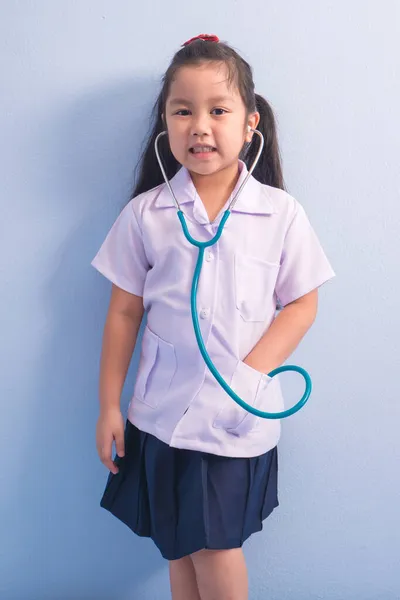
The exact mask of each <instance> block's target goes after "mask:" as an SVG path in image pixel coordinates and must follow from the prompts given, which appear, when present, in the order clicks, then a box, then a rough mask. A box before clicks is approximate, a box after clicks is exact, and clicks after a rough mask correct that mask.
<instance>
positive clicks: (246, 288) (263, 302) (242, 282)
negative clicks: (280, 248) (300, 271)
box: [234, 253, 279, 321]
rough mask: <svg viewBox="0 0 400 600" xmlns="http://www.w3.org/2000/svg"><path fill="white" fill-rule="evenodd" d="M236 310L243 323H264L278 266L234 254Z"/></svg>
mask: <svg viewBox="0 0 400 600" xmlns="http://www.w3.org/2000/svg"><path fill="white" fill-rule="evenodd" d="M234 261H235V267H234V268H235V295H236V308H237V309H238V311H239V312H240V315H241V316H242V318H243V320H244V321H265V320H266V319H267V317H268V313H269V310H270V301H271V298H272V296H273V295H274V292H275V284H276V280H277V278H278V273H279V264H276V263H272V262H267V261H264V260H261V259H259V258H254V257H252V256H247V255H245V254H239V253H237V254H235V258H234Z"/></svg>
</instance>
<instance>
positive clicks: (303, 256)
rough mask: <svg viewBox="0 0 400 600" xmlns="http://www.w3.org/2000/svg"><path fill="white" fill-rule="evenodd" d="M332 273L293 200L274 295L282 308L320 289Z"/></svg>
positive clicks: (306, 221)
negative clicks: (293, 210) (293, 208)
mask: <svg viewBox="0 0 400 600" xmlns="http://www.w3.org/2000/svg"><path fill="white" fill-rule="evenodd" d="M333 277H335V273H334V271H333V269H332V267H331V265H330V263H329V261H328V259H327V257H326V255H325V252H324V250H323V249H322V246H321V244H320V242H319V240H318V238H317V235H316V233H315V231H314V229H313V228H312V226H311V224H310V222H309V220H308V217H307V215H306V213H305V210H304V208H303V207H302V206H301V204H300V203H299V202H297V201H296V200H295V215H294V217H293V219H292V221H291V224H290V226H289V228H288V230H287V233H286V237H285V241H284V245H283V251H282V256H281V265H280V269H279V274H278V279H277V282H276V286H275V292H276V295H277V297H278V299H279V301H280V304H281V305H282V306H286V304H289V303H290V302H293V301H294V300H297V299H298V298H301V296H304V295H305V294H308V293H309V292H311V291H312V290H314V289H316V288H318V287H320V286H321V285H322V284H324V283H325V282H326V281H328V280H329V279H332V278H333Z"/></svg>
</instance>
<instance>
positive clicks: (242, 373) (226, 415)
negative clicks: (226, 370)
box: [213, 361, 272, 437]
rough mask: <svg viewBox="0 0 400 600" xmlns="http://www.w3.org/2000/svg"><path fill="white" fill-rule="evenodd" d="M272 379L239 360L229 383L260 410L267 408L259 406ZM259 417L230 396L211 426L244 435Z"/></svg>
mask: <svg viewBox="0 0 400 600" xmlns="http://www.w3.org/2000/svg"><path fill="white" fill-rule="evenodd" d="M271 381H272V379H271V377H269V376H268V375H265V374H264V373H260V372H259V371H256V370H255V369H253V368H252V367H249V366H248V365H246V363H244V362H242V361H239V362H238V363H237V365H236V369H235V371H234V373H233V376H232V380H231V383H230V386H231V388H232V389H233V391H234V392H235V393H236V394H237V395H238V396H239V398H241V399H242V400H244V402H246V403H247V404H249V405H250V406H254V408H258V409H260V410H268V407H264V406H262V407H260V404H263V399H264V398H265V395H266V390H267V388H268V386H269V384H270V382H271ZM260 418H261V417H257V416H256V415H253V414H252V413H250V412H248V411H247V410H246V409H244V408H242V407H241V406H239V404H237V402H235V401H234V400H233V399H232V398H231V397H230V396H228V395H227V396H226V400H225V402H224V404H223V406H222V408H221V410H220V412H219V413H218V415H217V417H216V419H215V420H214V423H213V427H215V428H217V429H225V430H226V431H228V432H229V433H231V434H232V435H236V436H238V437H241V436H244V435H246V434H247V433H249V432H250V431H251V430H253V429H254V428H255V427H256V425H257V424H258V422H259V420H260Z"/></svg>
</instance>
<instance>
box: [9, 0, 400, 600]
mask: <svg viewBox="0 0 400 600" xmlns="http://www.w3.org/2000/svg"><path fill="white" fill-rule="evenodd" d="M398 7H399V4H398V2H396V0H392V1H389V0H387V1H386V2H380V3H378V2H372V1H368V0H364V1H363V2H361V1H358V2H345V1H344V0H339V1H337V2H320V3H318V2H314V1H313V2H311V1H310V0H306V1H304V2H294V1H293V2H272V1H270V0H268V1H266V0H254V1H253V2H246V1H244V0H236V1H235V2H233V1H232V0H220V1H219V2H214V1H211V0H203V1H202V2H201V3H189V5H187V4H185V3H181V2H178V1H177V0H172V1H170V2H158V3H157V2H147V3H141V6H140V9H138V5H137V3H135V2H128V1H127V0H121V1H119V2H115V3H112V2H106V1H105V0H97V1H95V0H86V1H84V2H77V1H72V0H70V1H69V2H67V1H66V0H58V1H57V2H51V1H50V0H47V1H45V0H42V1H39V0H38V1H36V2H34V1H28V0H26V1H25V2H3V3H2V11H1V12H2V17H1V26H0V27H1V30H0V44H1V52H0V57H1V82H0V86H1V93H0V103H1V110H0V122H1V140H2V143H1V149H0V152H1V159H0V164H1V167H0V168H1V209H2V220H1V225H0V229H1V235H0V241H1V249H0V261H1V281H2V287H1V296H0V310H1V313H0V314H1V321H2V324H1V340H2V343H1V355H0V358H1V379H0V400H1V419H0V434H1V435H0V440H1V448H0V449H1V453H0V456H1V460H2V467H1V482H0V484H1V501H0V502H1V505H0V508H1V524H0V525H1V530H0V539H1V542H0V544H1V546H0V571H1V572H0V598H1V599H2V600H3V599H4V600H92V599H93V600H128V599H138V600H166V599H167V598H169V592H168V581H167V568H166V564H164V563H163V561H162V559H161V558H160V557H159V555H158V553H157V552H156V550H155V549H154V548H153V546H152V544H151V543H150V542H148V541H143V540H138V539H136V538H135V537H134V536H133V535H131V534H130V532H129V530H128V529H126V528H125V527H124V526H123V525H121V524H120V523H119V522H117V521H116V520H114V519H113V518H112V517H111V516H110V515H108V513H106V512H105V511H103V510H101V509H100V508H99V506H98V502H99V498H100V495H101V492H102V489H103V485H104V482H105V477H106V472H105V470H104V467H103V466H102V465H101V464H100V463H99V461H98V459H97V456H96V451H95V439H94V429H95V421H96V416H97V368H98V367H97V365H98V355H99V350H100V342H101V333H102V326H103V321H104V316H105V311H106V306H107V300H108V294H109V286H108V284H107V282H106V281H103V280H102V279H101V277H100V276H98V275H97V274H96V273H95V271H94V270H92V269H91V267H90V266H89V263H90V260H91V258H92V257H93V255H94V253H95V252H96V250H97V248H98V246H99V244H100V243H101V241H102V239H103V237H104V235H105V233H106V231H107V230H108V228H109V227H110V225H111V223H112V222H113V220H114V218H115V217H116V215H117V214H118V211H119V209H120V208H121V207H122V205H123V203H124V202H125V200H126V198H127V196H128V194H129V190H130V186H131V183H132V173H133V166H134V164H135V161H136V158H137V155H138V150H139V146H140V140H141V139H142V137H143V135H144V133H145V131H146V128H147V123H146V119H147V116H148V111H149V107H150V104H151V102H152V101H153V99H154V97H155V93H156V90H157V85H158V81H159V78H160V76H161V74H162V72H163V70H164V69H165V68H166V66H167V63H168V61H169V58H170V56H171V55H172V53H173V52H174V51H175V50H176V49H177V48H178V46H179V43H180V42H183V41H185V40H186V39H188V38H189V37H191V36H192V35H196V34H198V33H202V32H209V33H214V32H215V33H217V34H219V35H220V37H221V38H223V39H226V40H228V41H230V42H231V43H232V44H234V45H235V46H236V47H237V48H238V49H239V50H240V51H242V52H243V54H244V56H245V57H246V58H247V59H248V60H249V61H250V62H251V64H252V65H253V67H254V70H255V79H256V86H257V91H259V92H260V93H263V94H265V95H266V96H267V97H268V98H269V100H270V101H271V103H272V105H273V106H274V108H275V110H276V114H277V118H278V122H279V134H280V140H281V147H282V154H283V163H284V171H285V176H286V181H287V185H288V187H289V191H290V192H291V193H292V194H293V195H294V196H296V197H297V198H298V200H300V201H301V202H302V203H303V205H304V206H305V208H306V210H307V212H308V214H309V216H310V218H311V220H312V222H313V224H314V226H315V228H316V230H317V232H318V235H319V237H320V239H321V241H322V243H323V245H324V247H325V249H326V252H327V254H328V256H329V258H330V259H331V261H332V264H333V266H334V268H335V269H336V272H337V275H338V277H337V279H336V280H335V281H334V282H333V283H332V284H330V285H328V286H326V287H325V288H323V291H322V292H321V303H320V312H319V318H318V320H317V323H316V324H315V326H314V328H313V329H312V331H311V332H310V333H309V335H308V336H307V338H306V340H305V341H304V342H303V343H302V345H301V347H300V348H299V349H298V351H297V352H296V353H295V356H294V357H293V361H296V362H297V363H299V364H301V365H303V366H305V367H306V368H308V369H309V370H310V372H311V374H312V376H313V379H314V385H315V388H314V394H313V397H312V400H310V403H309V405H308V406H307V408H306V409H305V410H304V411H302V412H301V413H299V414H298V415H296V416H294V417H292V418H291V419H289V420H288V421H286V422H285V423H284V433H283V437H282V441H281V444H280V502H281V506H280V508H279V510H278V511H276V512H275V513H274V514H273V516H272V517H271V518H270V519H269V520H268V521H267V523H266V527H265V530H264V532H263V533H261V534H258V535H257V536H255V537H254V538H253V539H252V540H251V541H250V542H249V543H248V544H247V546H246V554H247V557H248V559H249V565H250V567H249V568H250V578H251V596H250V597H251V599H252V600H317V599H318V600H394V599H399V598H400V580H399V577H400V576H399V574H398V571H397V570H396V569H397V568H398V559H399V555H400V541H399V537H400V533H399V529H400V525H399V517H398V510H399V501H400V482H399V460H400V445H399V441H398V439H399V422H400V408H399V407H400V402H399V371H400V352H399V341H398V340H399V333H400V321H399V308H398V307H399V294H400V281H399V279H400V278H399V252H400V243H399V227H400V198H399V190H400V178H399V158H400V142H399V139H400V138H399V109H398V107H399V106H400V86H399V75H400V74H399V71H398V57H399V39H400V38H399V33H400V32H399V17H400V14H399V13H400V11H399V8H398ZM133 370H134V369H133ZM133 370H132V373H131V374H130V377H129V381H128V385H127V387H126V392H125V396H124V407H125V408H126V405H127V402H128V400H129V393H130V390H131V387H132V381H133ZM285 386H286V388H287V390H288V393H289V395H290V393H293V395H294V394H296V393H297V392H298V388H297V381H291V382H286V383H285ZM396 563H397V567H396Z"/></svg>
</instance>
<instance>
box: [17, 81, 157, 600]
mask: <svg viewBox="0 0 400 600" xmlns="http://www.w3.org/2000/svg"><path fill="white" fill-rule="evenodd" d="M156 93H157V82H154V81H153V82H150V81H145V80H144V81H141V80H139V81H132V82H131V81H129V82H121V83H120V84H118V85H116V86H114V87H113V88H111V89H106V90H104V89H100V90H97V91H96V92H95V93H91V94H88V95H87V96H85V97H83V98H81V99H79V100H78V101H76V102H75V103H74V104H73V105H72V106H71V105H70V106H67V108H66V109H65V107H64V108H63V110H62V111H61V112H60V113H59V114H53V115H47V116H46V119H45V120H44V122H43V123H41V126H40V128H39V127H38V129H40V131H38V136H40V137H38V138H37V139H35V140H33V141H32V147H38V148H39V149H40V150H42V151H43V153H42V155H41V156H40V157H39V158H38V157H36V161H37V163H38V169H39V177H43V182H42V181H40V186H39V189H38V193H39V194H42V195H43V198H44V202H43V207H40V210H41V209H42V208H43V214H42V215H39V216H38V218H39V219H41V224H39V227H41V228H42V227H43V228H44V227H47V228H48V227H52V224H51V223H49V216H50V218H51V215H55V221H54V226H55V228H57V229H58V231H59V232H61V235H63V236H64V239H60V238H59V235H60V233H59V234H58V235H57V236H56V237H57V239H54V240H53V245H52V252H51V254H52V255H51V256H47V254H46V257H45V260H46V261H48V262H47V265H46V271H45V272H46V277H45V280H44V281H43V282H42V283H43V286H42V289H41V291H42V293H43V303H44V306H45V313H46V322H47V331H46V332H44V339H45V340H47V343H46V344H45V345H44V347H43V348H42V349H41V353H40V359H39V361H38V364H39V369H38V370H37V374H36V379H35V384H36V385H37V387H36V389H33V390H32V395H31V398H30V410H31V422H30V427H29V430H28V433H27V435H25V436H24V444H25V448H24V456H25V457H26V460H25V463H24V465H23V466H22V473H21V475H20V477H19V478H18V488H19V489H16V490H14V492H13V497H12V499H11V502H12V505H13V508H12V511H13V512H15V513H16V514H18V515H19V522H18V527H17V530H16V532H15V535H16V536H17V537H16V538H15V544H16V548H17V552H16V554H15V555H16V556H17V561H18V566H17V568H16V565H13V570H14V576H15V572H16V570H18V572H21V573H23V574H24V577H22V578H21V579H20V580H19V581H18V583H17V585H18V586H19V589H18V590H15V582H14V584H13V592H12V593H10V594H9V595H8V597H9V599H10V600H11V598H12V597H13V598H14V597H15V598H25V599H26V600H28V598H29V600H32V599H33V598H35V599H36V598H37V599H39V598H40V600H47V599H49V600H50V599H51V600H55V599H60V600H64V599H65V600H75V599H76V600H89V599H94V598H95V599H96V600H111V599H113V600H115V599H121V600H122V599H125V598H135V597H138V596H137V589H139V588H142V587H143V585H144V584H145V582H146V581H147V580H149V578H151V577H152V576H153V575H154V574H155V573H156V572H158V571H160V570H161V569H163V567H164V561H163V560H162V559H161V557H160V555H159V554H158V551H157V550H156V549H155V548H154V547H153V545H152V542H150V541H149V540H141V539H139V538H137V537H136V536H135V535H134V534H133V533H131V532H130V531H129V530H128V529H127V528H126V527H125V526H124V525H122V524H121V523H119V522H118V521H117V520H116V519H115V518H113V517H112V516H111V515H109V513H107V512H106V511H104V510H103V509H101V508H100V506H99V502H100V497H101V494H102V491H103V488H104V485H105V482H106V477H107V472H106V470H105V467H103V465H101V463H100V462H99V460H98V458H97V453H96V448H95V425H96V419H97V414H98V403H97V381H98V362H99V355H100V347H101V336H102V329H103V325H104V319H105V314H106V309H107V303H108V297H109V291H110V284H109V283H108V282H106V281H105V280H103V279H102V277H101V276H100V275H99V274H97V273H96V271H95V270H94V269H93V268H92V267H91V266H90V261H91V260H92V258H93V256H94V255H95V253H96V252H97V249H98V247H99V246H100V244H101V243H102V241H103V239H104V237H105V235H106V233H107V231H108V229H109V227H110V226H111V224H112V223H113V221H114V219H115V218H116V216H117V215H118V213H119V212H120V210H121V208H122V206H123V205H124V204H125V203H126V202H127V201H128V199H129V193H130V191H131V188H132V184H133V170H134V166H135V164H136V161H137V158H138V153H139V151H140V149H141V142H142V140H143V138H144V137H145V135H146V132H147V130H148V127H149V120H148V119H149V114H150V110H151V107H152V105H153V102H154V100H155V95H156ZM60 215H61V217H60ZM61 219H62V223H61V225H60V220H61ZM46 334H47V335H46ZM136 365H137V353H135V356H134V360H133V363H132V365H131V369H130V373H129V375H128V379H127V385H126V386H125V392H124V396H123V410H124V412H126V408H127V404H128V401H129V396H130V394H131V391H132V387H133V379H134V374H135V367H136ZM135 591H136V594H135ZM18 594H19V595H18Z"/></svg>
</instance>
